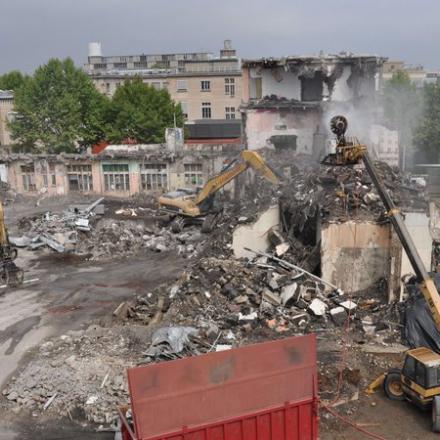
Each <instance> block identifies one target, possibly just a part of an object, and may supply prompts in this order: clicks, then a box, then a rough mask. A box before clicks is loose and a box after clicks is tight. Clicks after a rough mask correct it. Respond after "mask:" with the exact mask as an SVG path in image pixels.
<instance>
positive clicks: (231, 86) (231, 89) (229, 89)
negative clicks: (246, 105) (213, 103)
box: [225, 78, 235, 96]
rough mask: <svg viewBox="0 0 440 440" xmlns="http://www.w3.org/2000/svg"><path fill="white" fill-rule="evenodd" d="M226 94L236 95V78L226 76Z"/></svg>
mask: <svg viewBox="0 0 440 440" xmlns="http://www.w3.org/2000/svg"><path fill="white" fill-rule="evenodd" d="M225 95H230V96H235V78H225Z"/></svg>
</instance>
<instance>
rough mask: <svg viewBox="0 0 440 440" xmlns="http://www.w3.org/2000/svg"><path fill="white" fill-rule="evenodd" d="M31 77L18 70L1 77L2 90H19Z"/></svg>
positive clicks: (0, 86)
mask: <svg viewBox="0 0 440 440" xmlns="http://www.w3.org/2000/svg"><path fill="white" fill-rule="evenodd" d="M28 79H29V77H28V76H27V75H23V74H22V73H21V72H20V71H18V70H12V71H11V72H8V73H5V74H4V75H0V90H14V91H16V90H18V89H19V88H20V87H21V86H22V85H23V84H24V83H25V81H26V80H28Z"/></svg>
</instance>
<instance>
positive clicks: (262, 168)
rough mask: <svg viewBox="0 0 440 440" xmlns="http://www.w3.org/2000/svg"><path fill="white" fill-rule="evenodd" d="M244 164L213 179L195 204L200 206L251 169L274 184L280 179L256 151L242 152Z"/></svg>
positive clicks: (239, 164)
mask: <svg viewBox="0 0 440 440" xmlns="http://www.w3.org/2000/svg"><path fill="white" fill-rule="evenodd" d="M240 155H241V157H242V159H243V162H241V163H238V164H236V165H234V166H233V167H232V168H228V169H227V170H225V171H224V172H222V173H220V174H218V175H217V176H214V177H212V178H211V179H209V180H208V182H207V183H206V185H205V186H204V187H203V189H202V190H201V191H200V193H199V194H198V195H197V197H196V200H195V204H196V205H199V204H200V203H202V202H203V201H204V200H206V199H207V198H208V197H209V196H211V195H212V194H214V193H216V192H217V191H218V190H219V189H221V188H223V187H224V186H225V185H227V184H228V183H229V182H230V181H231V180H233V179H235V178H236V177H237V176H238V175H240V174H241V173H242V172H244V171H246V170H247V169H248V168H249V167H252V168H254V169H255V170H257V171H259V172H260V173H261V174H262V175H263V176H264V177H265V178H266V179H268V180H270V181H271V182H272V183H276V182H278V177H277V176H276V174H275V173H274V172H273V171H272V170H271V168H270V167H269V166H268V165H267V164H266V163H265V162H264V160H263V158H262V157H261V156H260V155H259V154H258V153H257V152H255V151H249V150H244V151H242V152H241V154H240Z"/></svg>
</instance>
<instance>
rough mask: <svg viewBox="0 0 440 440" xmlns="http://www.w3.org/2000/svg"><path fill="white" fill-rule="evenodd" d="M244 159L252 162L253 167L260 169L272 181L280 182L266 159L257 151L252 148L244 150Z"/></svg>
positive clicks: (242, 153)
mask: <svg viewBox="0 0 440 440" xmlns="http://www.w3.org/2000/svg"><path fill="white" fill-rule="evenodd" d="M241 155H242V157H243V159H244V160H245V161H246V162H248V163H250V164H251V166H252V168H254V169H255V170H258V171H260V173H261V174H262V175H263V176H264V177H266V179H268V180H270V181H271V182H272V183H278V181H279V178H278V176H277V174H276V173H275V171H274V170H272V168H270V167H269V165H267V163H266V162H265V161H264V159H263V158H262V157H261V156H260V155H259V154H258V153H257V152H256V151H251V150H244V151H242V152H241Z"/></svg>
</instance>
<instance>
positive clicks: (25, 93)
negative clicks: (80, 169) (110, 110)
mask: <svg viewBox="0 0 440 440" xmlns="http://www.w3.org/2000/svg"><path fill="white" fill-rule="evenodd" d="M14 107H15V111H16V112H17V117H16V118H15V120H14V121H13V122H12V123H10V129H11V133H12V138H13V139H14V140H15V142H16V144H17V146H18V147H19V148H22V149H23V148H25V149H28V150H30V151H38V152H47V153H57V152H63V151H64V152H74V151H77V150H78V149H81V148H84V147H86V146H90V145H92V144H93V143H95V142H97V141H99V140H101V139H103V138H104V127H105V120H104V115H105V111H106V107H107V100H106V98H105V97H104V96H103V95H101V94H100V93H99V92H98V91H97V90H96V88H95V87H94V85H93V83H92V81H91V80H90V78H89V77H88V76H87V75H86V74H85V73H84V72H83V71H82V70H81V69H78V68H76V67H75V65H74V64H73V61H72V60H71V59H70V58H67V59H66V60H64V61H61V60H58V59H51V60H49V62H48V63H47V64H46V65H44V66H41V67H39V68H38V69H37V70H36V71H35V74H34V76H33V77H31V78H30V79H29V80H27V81H24V83H23V85H22V86H21V87H19V88H18V89H17V91H16V93H15V98H14Z"/></svg>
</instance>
